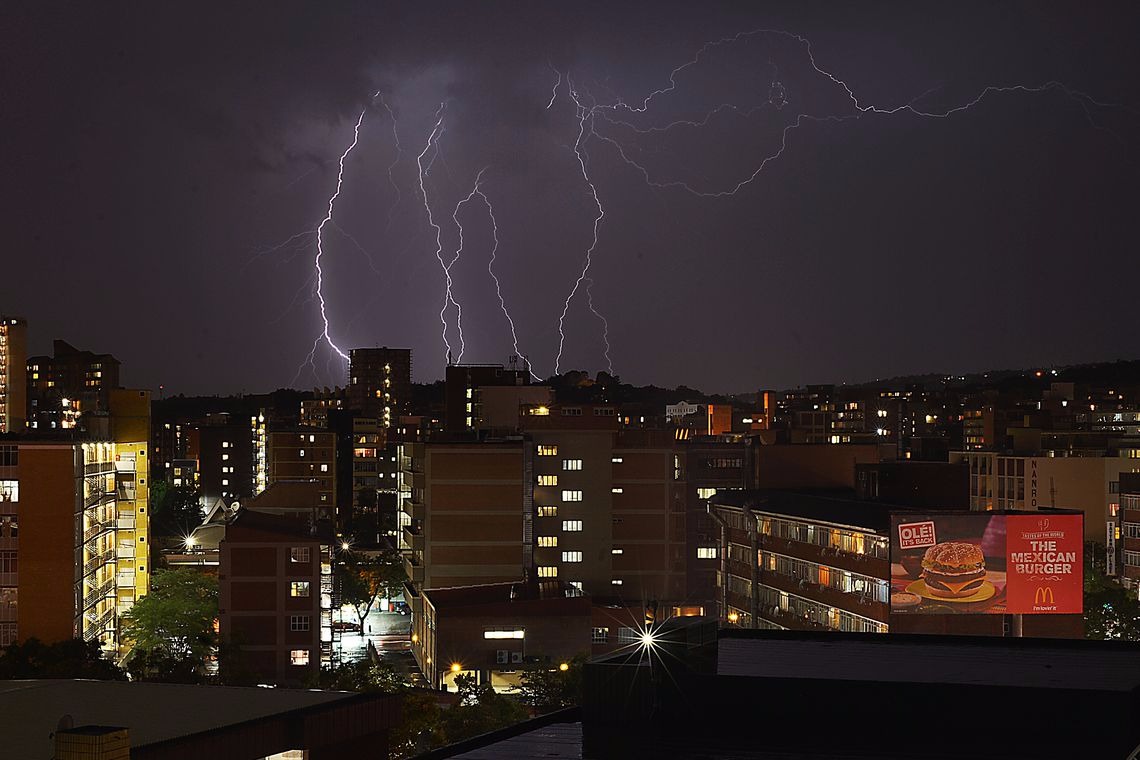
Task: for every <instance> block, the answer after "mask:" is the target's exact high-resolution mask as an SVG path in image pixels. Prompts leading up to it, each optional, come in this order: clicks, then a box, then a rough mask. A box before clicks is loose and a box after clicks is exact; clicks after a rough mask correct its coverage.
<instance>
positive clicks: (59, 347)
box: [27, 340, 119, 430]
mask: <svg viewBox="0 0 1140 760" xmlns="http://www.w3.org/2000/svg"><path fill="white" fill-rule="evenodd" d="M52 350H53V354H52V356H33V357H30V358H29V359H28V363H27V388H28V396H27V424H28V427H29V428H32V429H33V430H66V429H70V428H74V427H77V426H78V424H79V418H80V416H81V415H84V414H91V413H99V412H102V413H106V411H107V409H108V407H109V405H110V393H111V389H113V388H118V387H119V360H118V359H116V358H115V357H113V356H111V355H110V354H95V353H92V352H90V351H81V350H79V349H77V348H75V346H72V345H71V344H70V343H68V342H67V341H63V340H56V341H54V342H53V344H52Z"/></svg>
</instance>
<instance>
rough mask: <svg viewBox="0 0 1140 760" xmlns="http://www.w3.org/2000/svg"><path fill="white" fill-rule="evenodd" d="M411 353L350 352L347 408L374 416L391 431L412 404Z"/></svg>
mask: <svg viewBox="0 0 1140 760" xmlns="http://www.w3.org/2000/svg"><path fill="white" fill-rule="evenodd" d="M411 392H412V351H411V349H408V348H388V347H386V346H385V347H383V348H354V349H352V350H351V351H349V358H348V387H347V388H346V389H345V394H346V408H348V409H352V410H353V411H356V412H358V413H360V414H362V415H364V416H366V417H375V418H377V419H378V420H379V421H380V424H381V426H382V427H384V428H390V427H392V426H393V424H394V423H395V421H396V420H397V419H398V418H399V416H400V415H401V414H404V413H405V412H406V410H407V407H408V404H409V403H410V402H411Z"/></svg>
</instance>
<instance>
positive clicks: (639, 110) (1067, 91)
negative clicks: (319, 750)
mask: <svg viewBox="0 0 1140 760" xmlns="http://www.w3.org/2000/svg"><path fill="white" fill-rule="evenodd" d="M763 35H766V36H773V37H781V38H785V39H789V40H794V41H795V42H797V43H799V44H801V45H802V46H803V47H804V50H805V52H806V54H807V59H808V63H809V65H810V66H811V68H812V69H813V70H814V71H815V72H816V73H818V74H820V75H821V76H823V77H825V78H826V79H828V80H829V81H830V82H832V83H833V84H835V85H837V86H838V87H840V88H842V90H843V92H844V94H845V95H846V97H847V99H848V100H849V101H850V103H851V106H852V109H853V110H852V111H851V112H849V113H846V114H809V113H803V112H801V113H798V114H796V116H795V117H794V118H793V119H792V120H791V121H790V122H789V123H788V124H787V125H785V127H784V129H783V130H782V132H781V138H780V141H779V144H778V146H777V148H776V150H775V151H774V152H772V153H770V154H769V155H767V156H765V157H764V158H763V159H762V160H761V161H760V162H759V164H757V165H756V166H755V168H754V169H753V171H752V172H751V173H749V174H748V175H747V176H745V177H744V178H743V179H741V180H739V181H737V182H735V183H734V184H731V185H730V186H728V187H727V188H722V189H717V190H700V189H697V188H694V187H693V186H692V185H690V184H689V183H687V182H684V181H681V180H665V181H662V180H656V179H654V178H653V177H652V175H651V173H650V171H649V169H648V168H647V167H645V166H644V165H643V164H642V163H640V162H638V161H637V160H635V159H634V158H632V157H631V156H630V155H629V152H628V150H627V149H626V146H625V145H624V144H622V143H621V142H620V141H619V140H618V139H616V138H614V137H611V136H609V135H601V134H599V133H598V132H597V131H596V130H591V132H590V135H588V136H587V140H588V139H589V137H596V138H598V139H599V140H601V141H603V142H606V143H609V144H610V145H612V146H613V147H614V148H615V149H616V151H617V153H618V156H619V157H620V159H621V160H622V161H623V162H624V163H626V164H627V165H629V166H631V167H632V168H634V169H636V170H637V171H638V172H639V173H640V174H641V175H642V177H643V178H644V179H645V182H646V184H648V185H649V186H650V187H653V188H657V189H680V190H684V191H685V192H688V193H690V194H692V195H695V196H698V197H702V198H721V197H725V196H729V195H735V194H736V193H737V192H738V191H740V190H741V189H742V188H743V187H745V186H747V185H749V184H751V183H752V182H753V181H754V180H755V179H756V178H757V177H758V176H760V174H761V172H763V170H764V169H765V168H766V167H767V166H768V164H770V163H771V162H772V161H775V160H776V159H778V158H780V157H781V156H782V155H783V153H784V150H785V149H786V148H787V144H788V134H789V133H790V132H792V131H794V130H796V129H798V128H799V127H800V126H801V125H802V124H803V123H804V122H843V121H849V120H853V119H859V118H860V117H862V116H864V115H866V114H876V115H880V116H891V115H895V114H900V113H910V114H912V115H914V116H918V117H922V118H933V119H946V118H949V117H951V116H953V115H955V114H958V113H962V112H964V111H968V110H970V109H971V108H973V107H975V106H977V105H978V104H979V103H981V102H982V101H983V100H984V99H985V98H986V97H987V96H989V95H993V94H1002V93H1010V92H1023V93H1031V94H1040V93H1044V92H1050V91H1054V90H1055V91H1059V92H1061V93H1063V94H1064V95H1066V96H1067V97H1069V98H1070V99H1072V100H1073V101H1074V102H1076V103H1078V104H1079V105H1080V106H1081V108H1082V111H1083V112H1084V114H1085V116H1086V118H1087V119H1088V121H1089V123H1090V125H1092V126H1093V127H1094V128H1096V129H1100V130H1103V131H1105V132H1107V133H1108V134H1111V135H1112V136H1113V137H1115V138H1116V139H1118V140H1119V139H1120V138H1119V137H1118V136H1117V135H1116V134H1115V133H1113V132H1112V131H1111V130H1109V129H1107V128H1106V127H1104V126H1103V125H1100V124H1098V123H1097V122H1096V120H1095V119H1094V118H1093V116H1092V113H1091V111H1090V108H1089V106H1090V105H1092V106H1097V107H1100V108H1119V107H1121V106H1119V105H1118V104H1114V103H1105V102H1102V101H1098V100H1096V99H1094V98H1092V97H1091V96H1090V95H1087V94H1086V93H1083V92H1080V91H1078V90H1074V89H1073V88H1071V87H1069V86H1067V85H1065V84H1063V83H1062V82H1058V81H1054V80H1051V81H1048V82H1046V83H1044V84H1042V85H1036V86H1029V85H1008V86H996V85H989V86H986V87H984V88H983V89H982V90H981V91H980V92H979V93H978V94H977V95H976V96H975V97H974V98H972V99H971V100H969V101H967V102H965V103H962V104H960V105H957V106H954V107H951V108H947V109H945V110H942V111H937V110H928V109H922V108H919V107H918V106H917V105H916V104H917V103H918V102H919V101H920V100H921V99H922V98H923V97H925V96H926V95H928V94H929V92H930V91H928V92H926V93H923V95H920V96H919V97H917V98H913V99H911V100H910V101H908V102H906V103H903V104H901V105H897V106H889V107H883V106H877V105H875V104H864V103H862V102H860V100H859V98H858V97H857V96H856V95H855V92H854V90H853V89H852V88H851V87H850V86H849V85H848V84H847V82H846V81H844V80H843V79H841V78H840V77H838V76H836V75H835V74H833V73H831V72H829V71H827V70H825V69H823V68H821V67H820V66H819V64H818V63H817V62H816V59H815V54H814V52H813V50H812V46H811V42H810V41H809V40H808V39H807V38H805V37H803V36H801V35H798V34H794V33H792V32H787V31H783V30H779V29H754V30H752V31H748V32H741V33H739V34H736V35H732V36H730V37H724V38H721V39H719V40H714V41H712V42H707V43H705V44H704V45H703V46H702V47H701V48H700V49H699V50H698V51H697V53H696V54H695V55H694V56H693V57H692V58H691V59H690V60H688V61H686V62H685V63H683V64H681V65H680V66H677V67H676V68H674V69H673V70H672V71H671V72H669V76H668V84H667V85H666V86H664V87H661V88H659V89H656V90H653V91H652V92H650V93H649V94H648V95H646V96H645V98H643V99H642V101H641V103H640V104H639V105H630V104H628V103H626V102H624V101H623V100H621V99H620V98H619V99H617V100H616V101H615V102H613V103H609V104H597V105H594V106H593V107H592V109H591V111H592V113H594V114H598V115H600V116H601V117H602V119H603V120H604V121H605V122H606V123H608V124H611V125H614V126H620V127H625V128H627V129H629V130H631V131H633V132H635V133H638V134H648V133H651V132H664V131H668V130H670V129H672V128H674V127H677V126H689V127H694V128H699V127H702V126H705V125H707V124H708V122H709V120H710V119H711V118H712V117H713V116H715V115H716V114H717V113H719V112H721V111H723V110H726V109H731V110H733V111H735V112H737V113H739V114H740V115H741V116H750V115H751V114H752V113H754V112H756V111H757V110H759V109H761V108H763V107H765V106H767V105H773V106H775V107H776V108H777V109H778V108H782V107H783V105H784V104H785V103H786V102H787V94H786V92H785V91H784V88H783V85H782V84H781V83H780V82H779V81H778V79H777V78H775V77H773V81H772V86H771V89H770V91H769V97H768V101H767V102H765V103H761V104H760V105H759V106H753V107H751V108H747V109H745V108H741V107H739V106H737V105H735V104H732V103H722V104H720V105H718V106H717V107H716V108H714V109H712V110H711V111H709V112H708V113H707V114H705V116H704V117H703V118H702V119H699V120H690V119H679V120H675V121H673V122H670V123H668V124H666V125H663V126H656V127H654V126H651V127H648V128H642V127H638V126H636V125H635V124H633V123H631V122H629V121H625V120H620V119H617V118H613V117H611V116H609V115H608V114H612V113H616V112H618V111H626V112H629V113H631V114H644V113H647V112H648V111H649V107H650V103H651V101H653V100H654V99H655V98H658V97H661V96H664V95H667V94H670V93H673V92H674V91H676V89H677V87H678V84H677V76H678V75H679V74H680V73H681V72H683V71H685V70H687V69H689V68H693V67H695V66H697V65H699V64H700V63H701V61H702V58H704V57H705V56H706V54H707V53H708V52H709V51H711V50H713V49H714V48H718V47H721V46H726V45H731V44H735V43H738V42H741V41H743V40H746V39H750V38H753V37H757V36H763Z"/></svg>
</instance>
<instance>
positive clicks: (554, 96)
mask: <svg viewBox="0 0 1140 760" xmlns="http://www.w3.org/2000/svg"><path fill="white" fill-rule="evenodd" d="M546 65H547V66H550V70H551V71H553V72H554V73H555V74H557V75H558V80H557V81H556V82H555V83H554V86H553V87H551V88H550V102H549V103H547V104H546V110H547V111H549V110H550V107H551V106H552V105H554V101H555V100H557V98H558V88H559V87H561V86H562V72H561V71H559V70H558V69H556V68H554V67H553V66H551V65H550V63H549V62H547V64H546Z"/></svg>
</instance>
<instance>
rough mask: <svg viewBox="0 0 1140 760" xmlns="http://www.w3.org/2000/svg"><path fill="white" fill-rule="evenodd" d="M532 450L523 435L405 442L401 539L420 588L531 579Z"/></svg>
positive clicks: (413, 580) (414, 581) (415, 585)
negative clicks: (527, 571)
mask: <svg viewBox="0 0 1140 760" xmlns="http://www.w3.org/2000/svg"><path fill="white" fill-rule="evenodd" d="M528 456H529V455H528V452H526V451H524V446H523V442H522V440H521V438H516V439H515V440H502V441H486V442H476V441H456V442H444V441H433V442H428V443H411V444H405V445H403V446H402V447H401V454H400V459H401V462H400V464H401V472H400V478H401V488H402V489H403V494H404V496H403V499H402V501H403V504H402V508H401V514H400V523H401V530H400V535H399V538H398V541H399V547H400V549H401V551H402V552H403V554H404V562H405V565H406V570H407V573H408V578H409V580H410V583H411V585H412V586H413V589H414V590H416V591H417V592H418V590H420V589H435V588H443V587H450V586H468V585H473V584H480V583H498V582H503V581H519V580H522V579H523V576H524V568H525V567H526V566H527V565H528V563H527V561H526V554H527V551H528V550H529V534H528V533H527V531H528V526H527V525H526V523H525V521H524V515H525V514H526V512H527V508H526V505H525V504H524V496H525V494H526V493H527V489H525V488H524V484H525V482H526V478H525V474H524V473H525V470H524V464H525V461H526V459H527V458H528Z"/></svg>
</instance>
